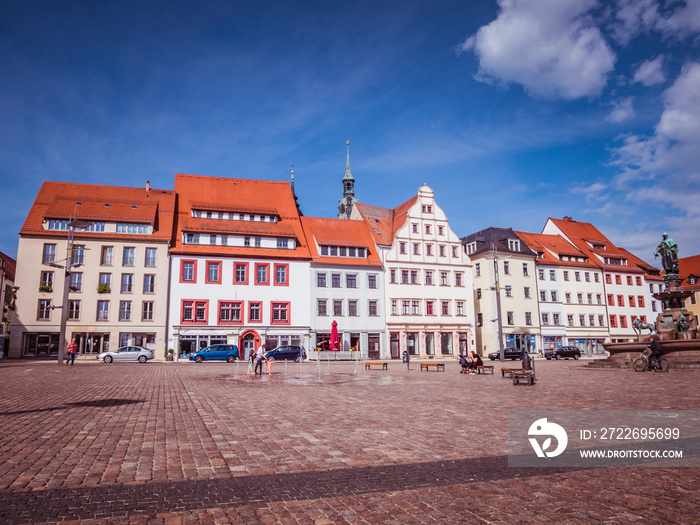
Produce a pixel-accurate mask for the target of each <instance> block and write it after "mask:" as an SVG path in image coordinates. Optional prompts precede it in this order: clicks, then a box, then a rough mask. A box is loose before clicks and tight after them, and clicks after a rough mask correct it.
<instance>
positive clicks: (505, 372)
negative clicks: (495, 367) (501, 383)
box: [501, 368, 523, 379]
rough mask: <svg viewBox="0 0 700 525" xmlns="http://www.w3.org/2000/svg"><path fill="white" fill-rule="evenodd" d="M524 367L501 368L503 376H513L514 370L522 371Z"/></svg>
mask: <svg viewBox="0 0 700 525" xmlns="http://www.w3.org/2000/svg"><path fill="white" fill-rule="evenodd" d="M522 371H523V369H522V368H501V377H507V378H508V379H510V378H511V376H512V374H513V372H522Z"/></svg>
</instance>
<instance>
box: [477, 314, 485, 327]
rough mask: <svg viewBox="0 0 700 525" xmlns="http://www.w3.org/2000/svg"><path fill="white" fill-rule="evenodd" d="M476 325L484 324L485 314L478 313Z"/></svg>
mask: <svg viewBox="0 0 700 525" xmlns="http://www.w3.org/2000/svg"><path fill="white" fill-rule="evenodd" d="M476 326H484V314H476Z"/></svg>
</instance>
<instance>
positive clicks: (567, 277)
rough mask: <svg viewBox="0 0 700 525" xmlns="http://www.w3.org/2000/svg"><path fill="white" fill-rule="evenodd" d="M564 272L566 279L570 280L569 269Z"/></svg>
mask: <svg viewBox="0 0 700 525" xmlns="http://www.w3.org/2000/svg"><path fill="white" fill-rule="evenodd" d="M563 273H564V280H565V281H568V280H569V271H568V270H564V272H563Z"/></svg>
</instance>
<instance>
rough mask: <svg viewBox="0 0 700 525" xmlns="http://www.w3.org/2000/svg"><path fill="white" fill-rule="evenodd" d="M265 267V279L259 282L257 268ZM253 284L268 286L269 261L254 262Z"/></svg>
mask: <svg viewBox="0 0 700 525" xmlns="http://www.w3.org/2000/svg"><path fill="white" fill-rule="evenodd" d="M263 266H264V267H265V268H266V272H265V273H266V275H267V281H266V282H264V283H261V282H260V281H258V268H262V267H263ZM255 285H256V286H270V263H255Z"/></svg>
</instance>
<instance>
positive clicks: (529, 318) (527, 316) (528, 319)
mask: <svg viewBox="0 0 700 525" xmlns="http://www.w3.org/2000/svg"><path fill="white" fill-rule="evenodd" d="M525 324H526V325H528V326H532V312H525Z"/></svg>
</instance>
